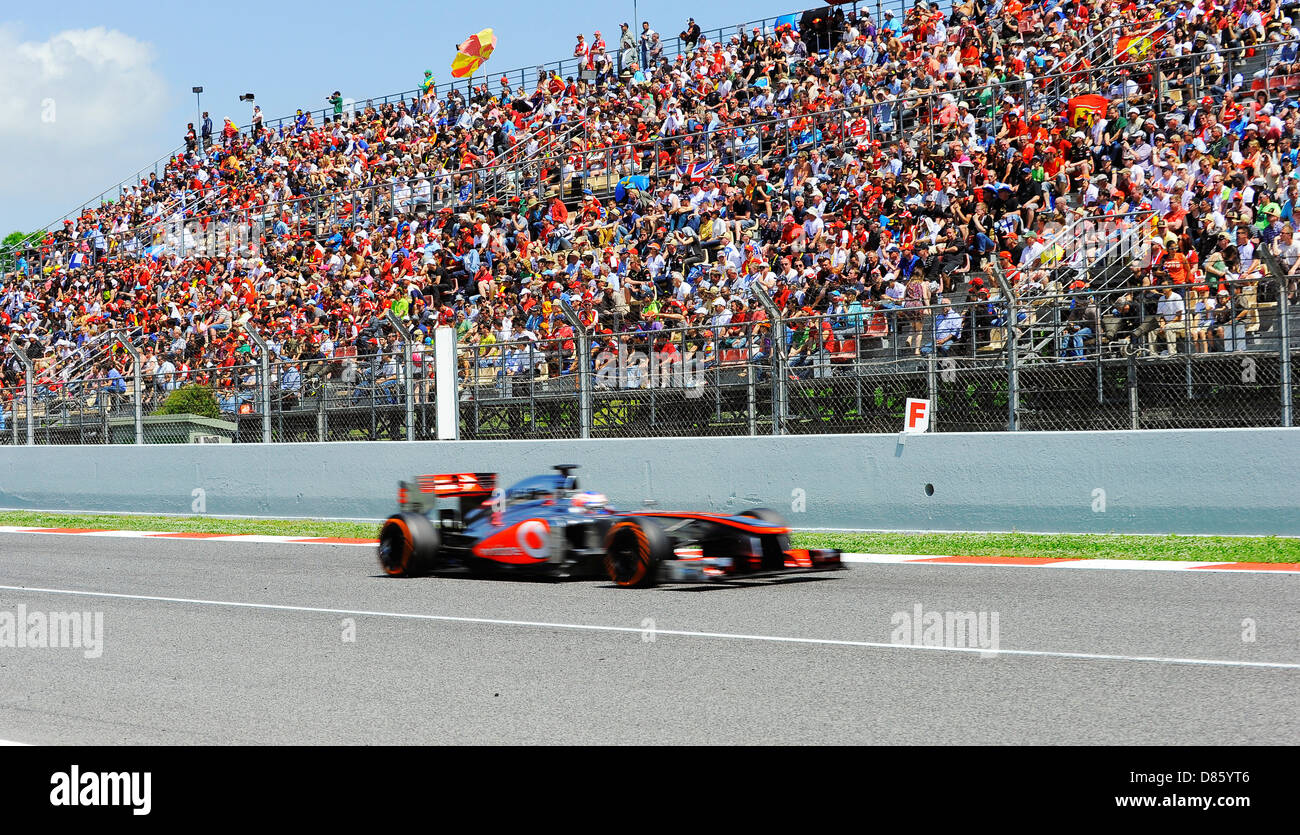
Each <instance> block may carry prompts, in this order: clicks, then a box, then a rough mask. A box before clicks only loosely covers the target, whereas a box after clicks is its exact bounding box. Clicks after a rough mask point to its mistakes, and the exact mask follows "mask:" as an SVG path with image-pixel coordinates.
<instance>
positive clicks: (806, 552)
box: [659, 548, 846, 583]
mask: <svg viewBox="0 0 1300 835" xmlns="http://www.w3.org/2000/svg"><path fill="white" fill-rule="evenodd" d="M674 556H675V557H676V558H675V559H671V560H664V561H663V562H662V563H661V564H660V566H659V580H660V582H664V583H724V582H728V581H733V580H748V579H751V578H762V577H778V576H782V575H789V574H812V573H817V572H822V571H839V570H841V569H843V568H845V567H846V566H845V565H844V563H843V562H842V561H841V560H840V551H839V549H837V548H790V549H788V550H786V552H785V564H784V565H783V566H782V567H780V568H774V567H768V568H761V569H757V570H753V569H751V567H750V566H749V565H747V564H746V562H747V561H746V559H745V558H744V557H734V556H726V557H706V556H704V555H703V553H702V552H701V551H700V549H698V548H678V549H676V553H675V554H674Z"/></svg>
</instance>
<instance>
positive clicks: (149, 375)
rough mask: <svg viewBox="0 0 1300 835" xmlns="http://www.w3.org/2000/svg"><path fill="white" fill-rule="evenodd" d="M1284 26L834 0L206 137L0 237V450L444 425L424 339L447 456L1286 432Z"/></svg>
mask: <svg viewBox="0 0 1300 835" xmlns="http://www.w3.org/2000/svg"><path fill="white" fill-rule="evenodd" d="M1290 9H1291V7H1290V6H1288V5H1287V4H1279V3H1259V2H1256V0H1247V2H1241V3H1235V4H1232V5H1231V6H1230V7H1222V6H1217V5H1214V4H1211V3H1206V2H1198V3H1191V2H1185V1H1183V2H1171V0H1164V2H1159V3H1152V2H1141V3H1127V4H1121V3H1118V2H1091V0H1055V2H1039V3H1033V2H1021V0H1008V1H1007V2H995V3H992V4H983V3H979V2H974V3H954V4H951V5H944V6H940V5H939V4H931V3H926V2H918V3H916V5H914V6H913V5H911V4H910V3H903V2H897V0H884V2H871V3H867V2H863V3H846V4H840V5H834V6H825V7H818V8H815V9H811V10H803V9H798V10H792V11H791V13H790V14H788V15H785V16H782V17H780V18H775V19H767V20H762V21H755V22H752V23H750V24H743V25H739V26H733V27H727V28H723V29H715V30H706V31H703V32H700V33H699V35H698V37H695V36H694V35H692V36H691V37H689V38H682V37H670V36H667V35H664V36H655V37H646V38H644V39H642V38H640V37H638V34H637V33H631V32H629V33H628V39H627V41H626V42H624V41H623V39H622V37H621V36H620V35H619V34H617V33H615V34H612V35H611V37H609V39H608V40H609V44H608V47H607V48H606V49H604V50H596V51H586V52H585V53H584V54H583V55H581V56H573V57H564V58H563V59H561V60H558V61H555V62H552V63H550V64H545V65H543V66H541V67H531V68H526V69H519V70H511V71H507V72H505V73H501V74H499V75H498V74H497V73H495V72H493V73H491V74H490V75H489V76H488V77H487V78H489V79H491V80H490V81H488V80H486V79H479V80H478V83H474V84H472V85H465V84H462V85H461V86H459V87H456V86H453V85H431V86H430V87H429V88H428V89H423V90H410V91H405V92H403V93H398V94H393V95H388V96H380V97H376V98H372V99H368V100H366V101H364V102H356V103H354V104H351V105H350V106H349V105H343V104H339V105H336V106H333V107H331V108H329V109H327V110H324V111H308V110H304V111H300V112H299V113H297V114H295V115H293V116H291V117H285V118H281V119H274V120H268V121H265V122H263V123H262V124H260V125H257V126H246V127H244V128H239V127H237V126H235V125H233V124H227V125H225V126H223V127H220V128H215V127H214V130H213V131H212V132H211V135H210V136H205V135H204V134H203V133H200V134H199V135H196V136H195V137H193V139H192V140H191V141H190V142H189V143H187V146H186V147H184V148H181V149H177V150H176V151H175V152H173V153H171V154H169V155H168V156H167V157H165V158H163V159H161V160H159V161H158V163H156V164H155V165H154V166H151V169H150V170H149V171H148V172H143V171H142V172H138V173H137V175H136V176H135V177H133V178H132V179H131V180H130V181H129V182H124V183H122V184H119V185H118V186H116V187H114V188H113V189H110V190H109V191H106V192H104V193H102V194H100V195H98V196H97V197H96V198H94V199H93V200H91V201H90V202H89V203H87V204H85V205H83V206H81V207H79V209H78V210H77V211H75V212H72V213H70V214H69V216H67V217H64V218H59V219H58V220H57V221H55V222H54V223H52V224H50V225H48V226H47V227H46V229H45V231H44V235H43V237H41V238H40V239H39V240H36V239H29V240H28V241H25V242H23V243H22V244H21V245H19V246H16V247H13V248H11V249H10V250H7V251H4V252H0V267H2V268H3V269H4V270H5V273H4V278H3V282H4V283H3V285H2V286H0V336H3V339H4V342H5V346H6V347H5V351H6V356H5V362H4V368H3V379H2V385H3V389H0V402H2V403H3V409H2V412H0V417H2V418H3V424H4V425H3V426H0V442H4V443H24V442H26V443H98V442H122V441H129V440H131V438H132V428H133V424H135V438H136V439H137V440H141V439H143V434H142V432H141V431H140V429H139V426H138V425H139V423H140V420H139V419H137V416H138V415H144V414H148V413H151V412H153V411H154V410H155V409H156V408H157V407H159V406H161V404H162V401H163V400H164V399H165V398H167V397H168V396H169V395H170V394H171V392H173V391H174V390H176V389H178V388H181V387H183V386H186V385H188V384H192V383H200V384H203V385H206V386H210V387H212V388H213V389H214V390H215V392H216V396H217V401H218V404H219V408H220V411H221V413H222V414H223V417H224V419H225V421H226V422H227V423H228V424H229V425H230V427H231V429H230V430H229V433H228V434H229V439H231V440H235V441H238V442H247V441H254V442H256V441H265V440H279V441H293V440H345V439H367V438H393V439H404V438H428V437H434V427H433V414H434V413H435V406H436V403H435V398H434V387H433V384H432V383H433V380H432V376H433V375H432V359H431V353H432V349H431V347H430V346H431V345H432V336H433V331H434V329H435V328H436V327H438V326H451V327H454V328H455V329H456V332H457V336H458V350H459V354H458V361H457V369H458V391H459V394H458V399H459V409H460V416H461V423H462V430H461V431H462V437H476V438H514V437H524V438H527V437H577V436H582V437H587V436H625V435H699V434H759V433H800V432H855V431H856V432H865V431H897V430H898V428H899V427H900V425H901V412H902V407H903V402H904V400H905V399H906V398H907V397H927V398H928V399H931V400H932V401H934V402H935V404H936V408H935V428H936V429H939V430H943V431H948V430H1006V429H1084V428H1087V429H1103V428H1152V427H1185V426H1277V425H1287V426H1289V425H1291V421H1292V417H1291V402H1292V395H1291V391H1292V387H1293V384H1294V378H1295V376H1296V373H1297V372H1296V371H1295V370H1294V364H1293V363H1292V354H1293V351H1294V343H1293V342H1292V338H1291V333H1292V332H1293V331H1294V322H1293V317H1292V304H1293V303H1294V301H1295V294H1296V291H1297V286H1296V278H1295V273H1296V272H1297V268H1296V262H1297V260H1300V242H1297V241H1295V240H1294V235H1295V232H1294V230H1295V227H1296V225H1297V222H1298V219H1297V217H1296V213H1295V208H1296V204H1297V203H1298V202H1300V167H1298V165H1297V163H1298V162H1300V160H1298V159H1297V156H1298V154H1300V98H1297V96H1298V95H1300V61H1298V60H1297V58H1298V52H1297V47H1298V46H1300V29H1298V28H1297V27H1296V26H1295V25H1294V24H1293V21H1292V17H1291V14H1292V12H1291V11H1290ZM663 25H664V27H665V29H666V30H668V29H676V28H677V26H676V25H672V26H668V25H667V22H665V23H664V24H663ZM651 30H653V27H651ZM683 34H685V32H683ZM593 40H594V39H593ZM571 49H572V47H571V46H570V45H563V44H557V45H556V51H557V52H559V53H565V52H568V51H570V50H571ZM214 431H215V430H214ZM153 437H154V438H157V437H159V436H153ZM176 439H177V440H182V441H183V440H187V437H178V438H176Z"/></svg>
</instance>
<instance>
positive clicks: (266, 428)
mask: <svg viewBox="0 0 1300 835" xmlns="http://www.w3.org/2000/svg"><path fill="white" fill-rule="evenodd" d="M244 332H245V333H247V334H248V338H249V339H251V340H253V344H254V345H256V346H257V350H258V353H259V357H258V359H259V368H260V371H261V377H262V384H261V385H260V386H259V387H258V388H260V389H261V391H262V443H264V444H269V443H271V356H270V354H271V351H270V348H269V347H268V346H267V344H266V340H265V339H263V338H262V335H261V334H260V333H258V332H257V328H255V327H253V326H252V325H250V324H248V323H244ZM235 431H236V432H238V427H237V426H236V430H235Z"/></svg>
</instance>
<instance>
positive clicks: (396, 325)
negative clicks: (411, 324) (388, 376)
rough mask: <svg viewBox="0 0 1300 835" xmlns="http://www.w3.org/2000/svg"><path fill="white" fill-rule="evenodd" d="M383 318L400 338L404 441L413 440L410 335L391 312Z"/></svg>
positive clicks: (413, 401) (413, 397)
mask: <svg viewBox="0 0 1300 835" xmlns="http://www.w3.org/2000/svg"><path fill="white" fill-rule="evenodd" d="M384 318H385V319H387V320H388V324H390V325H392V326H393V329H394V330H396V331H397V333H398V335H399V336H400V337H401V338H402V392H403V402H404V405H405V406H406V440H408V441H414V440H415V379H414V378H415V365H414V363H412V361H411V334H410V333H409V332H407V329H406V328H404V327H402V320H401V319H398V318H397V314H396V313H394V312H393V311H392V310H385V311H384Z"/></svg>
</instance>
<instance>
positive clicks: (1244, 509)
mask: <svg viewBox="0 0 1300 835" xmlns="http://www.w3.org/2000/svg"><path fill="white" fill-rule="evenodd" d="M561 463H573V464H579V465H580V466H581V469H580V470H579V472H578V475H579V478H580V481H581V482H582V484H583V486H584V487H587V488H592V489H597V490H600V491H602V492H604V493H606V494H608V495H609V497H610V499H611V501H612V502H613V503H614V504H615V506H616V507H619V508H625V509H634V508H640V507H645V506H647V503H648V502H653V506H655V507H657V508H659V509H693V510H709V511H736V512H738V511H740V510H743V509H745V508H748V507H756V506H768V507H772V508H775V509H777V510H778V511H780V512H782V513H783V514H785V515H786V516H787V517H788V518H789V519H790V521H791V523H792V524H793V525H795V526H797V527H801V528H841V529H886V530H973V531H1005V530H1023V531H1072V532H1101V533H1104V532H1111V531H1113V532H1118V533H1170V532H1177V533H1218V534H1279V535H1300V429H1243V430H1170V431H1144V432H1021V433H978V434H960V433H951V434H948V433H942V434H930V435H923V436H912V437H909V438H908V439H907V440H906V443H899V436H897V435H820V436H802V437H780V438H773V437H758V438H673V439H628V440H601V441H586V442H584V441H503V442H496V441H463V442H445V441H444V442H419V443H392V442H373V443H330V444H273V445H269V446H264V445H260V444H237V445H224V444H222V445H216V444H212V445H203V444H195V445H184V446H182V445H167V446H140V447H135V446H85V447H0V507H2V508H9V509H57V510H79V511H124V512H152V513H185V514H188V513H193V512H205V513H209V514H214V515H253V516H273V517H345V518H376V517H383V516H386V515H387V514H388V513H390V512H391V511H392V509H393V507H394V504H395V496H396V483H397V480H398V479H399V478H402V477H409V476H411V475H415V474H419V473H433V472H458V471H476V470H477V471H497V472H499V473H501V477H502V480H503V482H504V483H507V484H508V483H510V482H511V481H513V480H515V479H517V478H521V477H523V476H527V475H531V474H533V473H537V472H541V471H545V470H546V469H548V468H549V467H550V466H551V465H553V464H561Z"/></svg>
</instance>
